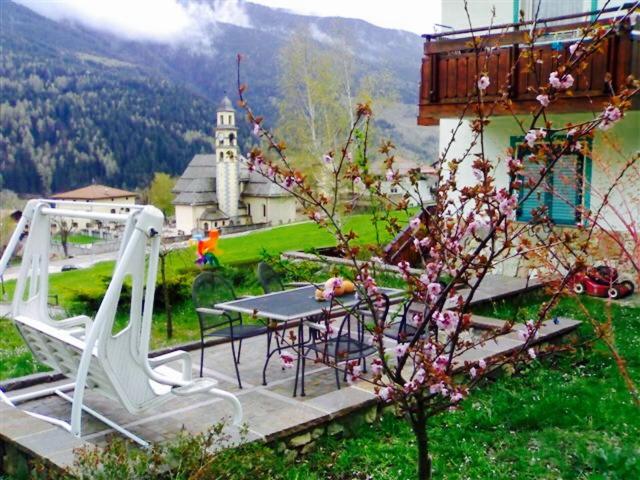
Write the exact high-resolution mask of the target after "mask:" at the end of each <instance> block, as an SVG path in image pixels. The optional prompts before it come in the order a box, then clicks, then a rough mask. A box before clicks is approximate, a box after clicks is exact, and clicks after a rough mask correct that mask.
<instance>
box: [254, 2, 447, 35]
mask: <svg viewBox="0 0 640 480" xmlns="http://www.w3.org/2000/svg"><path fill="white" fill-rule="evenodd" d="M251 1H252V2H253V3H260V4H262V5H267V6H270V7H276V8H285V9H287V10H291V11H293V12H296V13H302V14H307V15H318V16H338V17H350V18H361V19H363V20H366V21H367V22H369V23H373V24H374V25H378V26H379V27H385V28H396V29H400V30H408V31H409V32H414V33H417V34H420V35H421V34H423V33H428V32H430V31H431V25H433V24H434V23H440V0H251Z"/></svg>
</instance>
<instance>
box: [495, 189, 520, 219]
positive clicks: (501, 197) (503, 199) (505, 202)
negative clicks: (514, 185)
mask: <svg viewBox="0 0 640 480" xmlns="http://www.w3.org/2000/svg"><path fill="white" fill-rule="evenodd" d="M496 199H497V200H498V202H499V203H498V211H499V212H500V214H502V215H504V216H505V217H506V218H507V220H513V219H514V218H516V208H517V207H518V194H517V193H512V194H509V192H508V191H507V189H506V188H501V189H500V190H498V193H497V194H496Z"/></svg>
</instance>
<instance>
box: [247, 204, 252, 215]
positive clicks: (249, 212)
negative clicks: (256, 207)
mask: <svg viewBox="0 0 640 480" xmlns="http://www.w3.org/2000/svg"><path fill="white" fill-rule="evenodd" d="M247 214H248V215H251V204H250V203H247Z"/></svg>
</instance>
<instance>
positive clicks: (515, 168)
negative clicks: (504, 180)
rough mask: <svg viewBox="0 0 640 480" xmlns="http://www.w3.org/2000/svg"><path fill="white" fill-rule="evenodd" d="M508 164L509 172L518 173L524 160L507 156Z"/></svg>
mask: <svg viewBox="0 0 640 480" xmlns="http://www.w3.org/2000/svg"><path fill="white" fill-rule="evenodd" d="M507 166H508V167H509V173H512V174H516V173H518V172H519V171H520V170H522V160H520V159H519V158H513V157H509V158H507Z"/></svg>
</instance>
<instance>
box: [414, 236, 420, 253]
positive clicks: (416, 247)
mask: <svg viewBox="0 0 640 480" xmlns="http://www.w3.org/2000/svg"><path fill="white" fill-rule="evenodd" d="M413 248H415V249H416V250H417V251H418V252H419V251H420V249H421V245H420V240H418V239H417V238H414V239H413Z"/></svg>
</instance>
